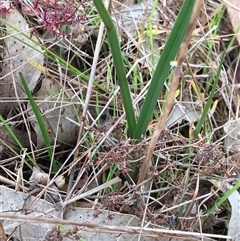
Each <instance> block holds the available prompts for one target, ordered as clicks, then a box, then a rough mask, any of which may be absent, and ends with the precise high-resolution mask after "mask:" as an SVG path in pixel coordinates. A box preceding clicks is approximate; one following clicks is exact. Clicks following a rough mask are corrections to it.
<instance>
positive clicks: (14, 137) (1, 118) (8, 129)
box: [0, 115, 36, 169]
mask: <svg viewBox="0 0 240 241" xmlns="http://www.w3.org/2000/svg"><path fill="white" fill-rule="evenodd" d="M0 122H2V123H3V125H4V127H5V128H6V130H7V131H8V133H9V134H10V135H11V136H12V138H13V139H14V141H15V142H16V143H17V145H18V146H19V147H20V148H21V150H24V149H25V148H24V147H23V145H22V143H21V142H20V141H19V140H18V138H17V137H16V135H15V134H14V132H13V131H12V128H11V127H10V126H9V125H8V123H7V122H6V121H5V120H4V119H3V117H2V116H1V115H0ZM26 156H27V157H28V159H29V160H30V161H31V162H32V164H33V165H36V163H35V161H34V160H33V158H32V157H31V156H30V155H29V154H28V153H26ZM25 164H26V165H27V166H28V167H29V168H30V169H32V167H31V165H30V164H29V163H28V162H27V161H25Z"/></svg>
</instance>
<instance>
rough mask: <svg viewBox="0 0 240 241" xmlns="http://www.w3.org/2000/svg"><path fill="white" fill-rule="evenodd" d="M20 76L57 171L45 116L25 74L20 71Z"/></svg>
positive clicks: (54, 168)
mask: <svg viewBox="0 0 240 241" xmlns="http://www.w3.org/2000/svg"><path fill="white" fill-rule="evenodd" d="M19 76H20V79H21V81H22V84H23V87H24V90H25V92H26V94H27V97H28V99H29V101H30V104H31V106H32V109H33V112H34V114H35V116H36V119H37V122H38V125H39V127H40V130H41V133H42V136H43V139H44V143H45V145H46V147H47V150H48V155H49V158H50V160H53V161H52V166H53V171H54V172H57V171H58V169H59V168H58V165H57V163H56V161H55V160H54V157H53V152H52V147H51V143H50V139H49V136H48V133H47V129H46V127H45V125H44V121H43V118H42V116H41V113H40V111H39V109H38V106H37V104H36V102H35V100H34V98H33V96H32V93H31V91H30V90H29V88H28V85H27V83H26V80H25V78H24V76H23V75H22V73H19Z"/></svg>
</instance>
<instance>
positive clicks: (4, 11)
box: [0, 0, 15, 16]
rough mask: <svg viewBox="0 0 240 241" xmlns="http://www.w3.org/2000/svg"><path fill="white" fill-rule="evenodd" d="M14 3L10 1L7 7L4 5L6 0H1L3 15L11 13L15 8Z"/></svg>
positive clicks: (0, 10)
mask: <svg viewBox="0 0 240 241" xmlns="http://www.w3.org/2000/svg"><path fill="white" fill-rule="evenodd" d="M14 7H15V6H14V4H13V3H11V2H10V4H9V7H6V6H5V5H4V1H3V0H2V1H0V14H3V15H5V16H6V15H9V14H10V13H11V10H12V9H13V8H14Z"/></svg>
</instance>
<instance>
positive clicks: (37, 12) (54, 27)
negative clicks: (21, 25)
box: [0, 0, 88, 36]
mask: <svg viewBox="0 0 240 241" xmlns="http://www.w3.org/2000/svg"><path fill="white" fill-rule="evenodd" d="M87 1H88V0H78V1H77V0H32V1H30V0H15V1H14V2H15V4H14V5H17V4H19V5H20V6H21V8H22V9H23V11H24V12H25V13H26V14H28V15H31V16H33V17H34V18H35V19H36V20H37V21H38V22H39V24H40V25H42V26H43V27H44V28H45V29H47V30H49V31H51V32H53V33H54V34H55V35H57V36H59V35H62V34H63V32H62V27H63V26H64V25H73V24H75V23H80V22H81V21H83V20H85V17H86V14H87V9H86V7H85V4H86V2H87ZM3 2H4V0H0V13H2V14H9V13H10V10H11V9H12V8H13V7H14V5H13V4H10V7H9V9H8V8H6V7H5V6H4V5H3Z"/></svg>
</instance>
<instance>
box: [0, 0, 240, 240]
mask: <svg viewBox="0 0 240 241" xmlns="http://www.w3.org/2000/svg"><path fill="white" fill-rule="evenodd" d="M26 2H27V1H26ZM26 2H25V1H19V3H18V8H19V11H20V12H21V13H22V14H23V16H24V17H25V18H26V19H27V21H28V24H29V26H30V28H31V29H32V30H33V35H35V36H38V37H39V38H40V39H41V41H42V44H43V45H44V46H46V47H47V48H48V49H49V50H51V51H52V52H54V53H55V54H56V55H58V56H61V58H62V59H64V60H65V61H66V62H67V63H68V64H69V65H71V66H72V68H68V65H66V66H65V67H62V66H61V68H60V67H59V65H58V64H56V61H52V60H51V59H47V58H46V59H45V63H44V67H45V68H46V69H47V70H48V72H49V73H51V78H54V79H57V81H58V82H61V81H60V80H62V82H61V83H62V85H64V86H65V85H66V86H68V88H69V89H71V91H73V93H74V95H75V96H78V98H79V103H78V105H79V106H81V108H82V109H83V108H84V104H83V102H84V100H85V96H86V93H87V90H88V88H89V86H88V84H87V82H86V81H84V79H83V78H84V77H83V78H81V77H79V75H77V74H76V73H74V71H72V70H74V69H77V70H78V71H80V72H81V73H83V74H84V75H86V76H89V74H90V71H91V67H92V64H93V58H94V52H95V48H96V46H97V37H98V34H99V27H98V19H97V18H98V16H97V13H96V11H95V9H94V6H93V4H92V3H91V2H88V3H87V1H84V4H86V6H85V8H86V9H88V12H89V14H87V15H84V18H83V17H82V18H81V24H80V25H78V29H79V28H81V31H80V32H81V33H80V34H81V37H79V36H78V37H77V38H75V36H73V39H72V36H71V34H70V33H72V31H75V33H76V26H75V25H74V24H75V22H76V21H78V20H79V19H78V20H76V21H73V23H71V24H73V25H74V26H75V27H74V26H71V27H70V28H69V29H68V30H67V31H69V32H67V34H65V35H60V33H59V32H57V34H56V29H49V28H46V26H45V25H44V24H43V25H40V23H39V21H37V20H36V16H35V15H31V14H29V9H28V8H27V6H26V5H21V4H22V3H26ZM37 2H38V4H42V3H41V1H37ZM43 2H48V3H49V1H43ZM53 2H56V1H53ZM133 2H134V1H133ZM133 2H132V1H112V2H111V4H112V5H110V7H109V9H110V10H109V11H111V14H112V17H113V18H114V19H115V22H116V26H117V28H118V34H119V39H121V49H122V52H123V53H124V54H125V65H126V68H127V70H128V73H127V75H128V80H129V84H130V88H131V93H132V97H133V99H134V100H135V103H136V105H135V111H136V114H137V115H138V114H139V111H140V109H141V104H142V102H143V99H144V94H145V93H146V87H147V86H148V83H149V81H150V80H151V77H152V75H153V69H154V64H153V63H154V61H151V58H149V55H150V53H151V50H152V48H149V46H147V45H145V44H144V41H143V43H142V42H141V40H142V39H143V32H144V31H145V26H144V23H143V22H140V23H137V24H136V29H135V30H132V32H130V30H129V25H127V24H128V23H127V21H126V19H124V18H126V16H125V15H123V14H120V12H121V9H122V7H123V6H128V7H130V6H131V5H133V4H135V5H136V4H137V3H136V2H134V3H133ZM144 2H145V1H143V3H144ZM53 4H54V3H53ZM181 5H182V1H180V0H172V1H167V2H166V1H160V2H159V3H158V4H157V8H156V9H157V14H156V17H158V18H157V19H154V29H153V32H154V34H153V36H152V37H153V39H154V44H155V45H154V46H153V49H154V48H155V47H156V48H157V50H161V49H162V48H163V46H164V44H165V43H166V40H167V37H168V35H169V33H170V31H171V28H172V26H173V23H174V21H175V19H176V16H177V14H178V11H179V9H180V7H181ZM70 7H72V8H74V7H75V6H74V5H71V6H69V8H68V9H66V10H69V11H70V10H71V11H73V10H72V8H71V9H70ZM36 9H38V11H40V10H39V8H36ZM55 10H56V9H55ZM55 10H54V11H55ZM146 16H147V14H146ZM154 16H155V15H154ZM159 16H160V17H159ZM45 17H46V16H45ZM219 19H221V21H219ZM138 24H139V25H140V27H139V26H138ZM51 26H52V25H51ZM131 26H132V25H131ZM58 29H59V26H58ZM74 29H75V30H74ZM51 30H54V31H52V32H51ZM54 32H55V35H54V34H53V33H54ZM155 33H156V34H155ZM70 36H71V37H70ZM233 36H234V32H233V30H232V27H231V24H230V20H229V16H228V13H227V11H226V9H225V7H224V5H223V4H222V3H221V2H220V1H211V0H209V1H205V2H204V5H203V8H202V11H201V14H200V17H199V18H198V22H197V26H196V29H195V30H194V33H193V35H192V39H191V42H190V45H189V51H188V53H187V56H186V59H185V62H184V65H183V68H182V73H181V82H180V85H179V87H178V93H176V99H175V106H176V105H179V106H181V107H182V108H186V109H187V111H185V112H182V113H183V116H185V118H183V119H181V121H179V119H180V118H177V119H174V121H171V118H173V117H171V118H170V117H169V118H170V124H169V126H168V128H166V129H165V130H164V131H162V133H161V135H160V137H159V139H158V142H157V145H156V147H155V150H154V155H153V158H152V162H151V167H150V169H149V170H150V172H149V173H148V178H147V179H146V180H145V181H144V183H145V185H144V186H143V188H142V189H140V192H141V193H140V194H141V197H142V202H136V200H134V199H133V198H132V197H133V195H134V193H135V192H136V190H138V191H139V189H138V188H139V186H138V185H137V178H138V177H137V175H138V173H139V169H140V168H141V166H142V163H143V161H144V158H145V157H146V152H147V148H148V145H149V142H150V140H151V137H152V134H153V130H154V128H155V127H156V123H157V120H158V118H159V116H160V115H161V113H162V110H163V106H164V104H165V102H166V93H168V89H169V85H170V82H171V75H169V79H168V80H166V83H165V86H164V88H163V90H162V92H161V94H160V96H159V101H158V104H157V106H156V112H155V113H154V115H153V118H152V120H151V122H150V123H149V125H148V130H147V133H146V135H145V136H144V137H143V138H142V141H141V142H138V143H136V142H135V141H134V140H129V138H128V136H127V131H126V123H125V121H124V110H123V105H122V100H121V96H120V94H119V89H118V86H117V79H116V74H115V67H114V64H113V60H112V56H111V53H110V52H109V48H108V44H107V40H106V39H105V37H106V36H105V34H104V32H103V35H102V38H103V39H104V40H103V42H102V46H101V49H100V54H99V57H98V59H97V68H96V73H95V77H94V80H95V82H94V83H95V84H94V86H93V90H92V95H91V98H90V108H89V112H88V115H87V117H86V119H82V123H84V128H83V130H82V135H80V136H79V135H78V138H77V148H76V144H75V145H58V144H57V143H54V145H53V146H52V148H53V150H54V153H55V157H56V159H57V162H58V164H59V166H60V169H59V171H58V172H57V173H54V174H53V173H51V171H50V170H51V162H50V161H49V159H48V156H47V155H46V149H40V150H37V149H36V148H35V146H34V143H35V142H36V140H34V141H32V144H31V145H32V147H31V148H30V150H31V151H29V153H30V154H32V156H34V158H35V159H34V160H35V162H36V164H37V165H38V166H39V167H40V168H41V169H42V170H43V171H44V172H45V173H49V174H50V176H49V178H50V177H51V180H52V182H54V181H55V180H56V179H57V178H59V177H60V176H62V177H63V176H64V177H65V179H66V184H65V185H63V186H62V187H61V197H62V198H63V199H64V200H71V199H72V198H73V197H74V196H76V195H79V194H81V193H82V192H84V191H86V190H90V189H93V188H95V187H96V186H99V185H101V184H102V183H105V182H107V181H109V180H111V179H112V178H114V177H116V176H119V177H120V178H121V182H120V183H118V184H117V185H114V186H112V187H108V188H105V189H104V190H100V191H99V192H98V193H97V194H96V193H95V194H96V195H91V196H88V197H86V198H85V199H81V200H78V201H76V202H75V205H76V206H78V207H84V208H85V207H90V208H94V209H96V210H102V209H106V210H109V211H117V212H121V213H127V214H132V215H135V216H137V217H139V218H140V219H141V220H143V223H144V222H145V223H151V225H153V226H154V225H155V227H160V228H166V229H170V230H175V231H176V232H175V234H176V235H175V237H176V238H177V237H178V235H179V237H180V234H181V233H178V231H187V232H190V233H191V232H200V233H201V232H202V233H208V234H219V235H227V230H228V228H227V225H226V224H227V223H228V221H229V218H230V215H231V210H230V208H229V203H228V201H226V202H225V203H223V204H222V205H221V206H219V207H218V209H216V210H215V211H214V212H212V213H211V214H209V213H208V211H209V210H210V209H211V208H212V207H214V205H215V204H216V203H217V201H218V200H219V198H220V197H221V196H223V195H224V193H223V192H222V191H221V190H220V189H219V188H216V187H214V185H213V180H225V179H229V178H231V180H233V183H234V182H236V180H237V179H238V177H239V175H240V173H239V171H240V169H239V161H238V159H239V154H238V149H237V148H227V147H226V142H225V141H224V139H225V138H226V136H228V133H225V132H224V126H225V125H226V123H227V121H229V120H233V119H234V120H237V119H238V109H239V87H238V84H239V82H240V68H239V56H240V55H239V44H238V42H237V40H235V41H234V42H233V44H232V45H231V48H228V45H229V43H230V42H231V40H232V37H233ZM79 41H80V43H79ZM156 52H157V51H156ZM157 53H158V52H157ZM222 53H225V54H226V57H225V59H224V63H223V65H222V67H221V68H222V69H221V74H220V77H219V80H218V87H217V90H216V92H215V93H214V98H213V101H212V103H211V107H210V109H209V113H208V115H207V118H206V120H205V121H204V124H203V126H202V128H201V133H200V134H199V135H198V137H197V138H194V134H193V132H194V128H195V127H196V126H197V123H198V121H199V116H200V115H201V113H202V112H203V109H204V106H206V103H207V100H208V97H209V95H210V92H211V89H212V86H213V84H214V83H213V80H212V79H211V77H212V76H215V75H216V73H217V70H218V67H219V64H220V59H221V54H222ZM155 57H156V56H155ZM43 76H44V74H42V75H41V78H43ZM41 78H40V81H39V83H40V85H41ZM99 85H100V86H101V89H100V88H99ZM35 91H37V90H35ZM192 112H194V113H200V114H199V115H197V117H196V118H195V119H193V120H190V119H191V118H190V117H189V115H188V114H189V113H192ZM79 116H80V117H81V113H80V114H79ZM4 117H5V118H6V120H7V121H8V122H9V123H12V122H14V123H17V125H14V128H16V129H17V130H22V129H26V126H28V127H29V122H28V121H27V122H26V121H25V119H24V118H28V117H27V115H26V112H24V111H21V110H19V109H15V110H14V111H13V112H11V113H7V115H5V116H4ZM25 125H26V126H25ZM16 126H17V127H16ZM77 127H78V128H79V126H77ZM29 128H30V129H32V127H29ZM30 139H31V136H30ZM8 141H9V140H8ZM3 142H5V144H6V143H7V141H3ZM35 144H36V143H35ZM18 151H19V150H18ZM18 151H15V152H12V150H11V148H9V149H8V148H7V147H6V146H5V147H4V150H3V152H2V158H1V160H0V166H1V169H0V175H1V176H0V177H1V179H0V182H1V185H7V186H9V187H12V186H15V187H16V183H18V189H19V190H20V191H23V192H26V193H28V191H29V189H28V188H29V182H28V180H29V177H30V176H31V174H32V171H31V170H30V169H29V167H28V166H27V165H24V164H23V162H22V160H23V156H22V155H23V154H22V153H20V152H18ZM20 164H21V165H20ZM19 166H20V168H19ZM16 167H18V168H17V171H16ZM19 170H21V172H20V173H22V176H19V175H20V174H19ZM19 178H20V179H21V181H19V180H18V179H19ZM37 185H39V183H38V184H37ZM39 192H41V191H39V190H38V193H39ZM42 194H43V192H42ZM35 195H36V193H35ZM42 198H44V195H42ZM136 203H137V205H136ZM109 219H111V213H110V214H109ZM70 231H72V232H74V231H73V230H69V232H70ZM56 233H58V235H57V236H58V237H59V236H61V235H60V233H61V232H60V230H59V229H53V230H52V233H49V235H50V236H51V237H54V235H55V234H56ZM65 235H66V234H65ZM171 235H172V234H169V238H170V236H171ZM50 236H49V237H46V238H45V240H57V239H55V238H50ZM220 237H222V238H220ZM78 238H79V237H78ZM181 238H183V237H182V236H181ZM185 238H186V240H187V237H185ZM215 239H216V240H225V239H223V236H219V237H218V238H216V237H215ZM166 240H167V239H166ZM184 240H185V239H184Z"/></svg>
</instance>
